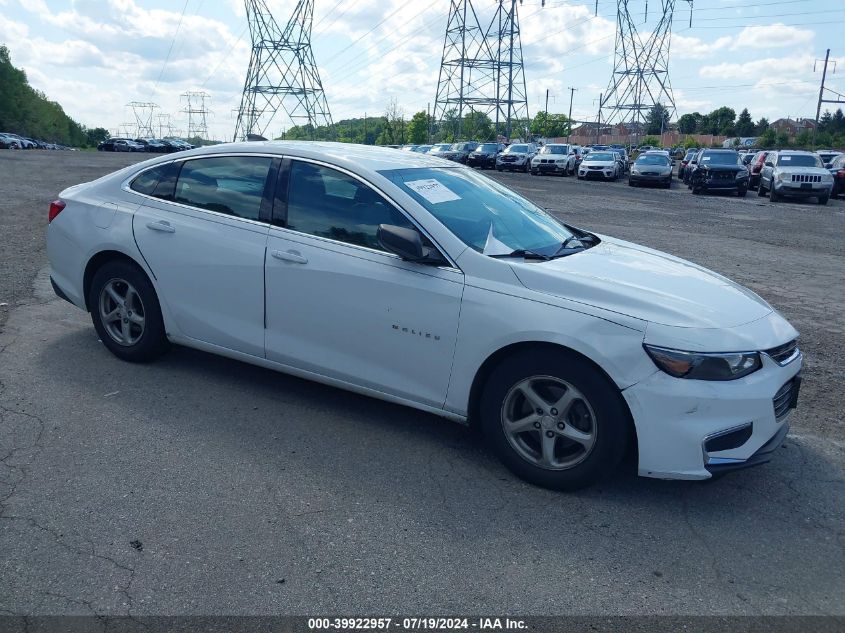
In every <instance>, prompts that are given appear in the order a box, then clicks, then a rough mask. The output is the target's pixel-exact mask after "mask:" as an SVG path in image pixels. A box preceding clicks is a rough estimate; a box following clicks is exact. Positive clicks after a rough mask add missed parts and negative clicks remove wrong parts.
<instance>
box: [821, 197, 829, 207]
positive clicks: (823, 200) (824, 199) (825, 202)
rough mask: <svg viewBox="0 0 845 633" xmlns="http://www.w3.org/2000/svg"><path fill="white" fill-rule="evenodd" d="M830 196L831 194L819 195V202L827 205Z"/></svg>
mask: <svg viewBox="0 0 845 633" xmlns="http://www.w3.org/2000/svg"><path fill="white" fill-rule="evenodd" d="M829 197H830V196H819V197H818V201H819V204H820V205H822V206H824V205H826V204H827V201H828V199H829Z"/></svg>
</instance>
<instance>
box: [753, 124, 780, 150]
mask: <svg viewBox="0 0 845 633" xmlns="http://www.w3.org/2000/svg"><path fill="white" fill-rule="evenodd" d="M777 142H778V135H777V132H775V131H774V130H773V129H772V128H766V129H765V130H763V133H762V134H760V136H759V137H757V145H759V146H760V147H763V148H765V149H770V148H772V147H774V146H775V145H776V144H777Z"/></svg>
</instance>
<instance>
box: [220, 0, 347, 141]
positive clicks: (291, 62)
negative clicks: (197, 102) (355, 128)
mask: <svg viewBox="0 0 845 633" xmlns="http://www.w3.org/2000/svg"><path fill="white" fill-rule="evenodd" d="M245 2H246V16H247V20H248V21H249V32H250V35H251V38H252V55H251V57H250V60H249V69H248V70H247V74H246V80H245V81H244V90H243V96H242V97H241V106H240V109H239V112H238V121H237V124H236V125H235V137H234V140H238V139H245V138H246V137H247V135H248V134H259V135H264V133H265V131H266V130H268V129H270V125H271V123H273V119H275V118H276V115H277V113H278V111H279V109H283V110H284V112H285V113H286V114H287V116H288V118H289V119H290V121H291V122H292V123H293V125H300V126H308V129H309V132H310V135H311V138H312V139H313V138H314V136H315V130H316V128H317V127H318V126H326V127H327V128H329V129H330V130H332V128H333V124H332V115H331V112H329V104H328V101H327V100H326V93H325V91H324V90H323V84H322V82H321V81H320V73H319V70H318V69H317V62H316V61H315V60H314V53H313V51H312V50H311V25H312V22H313V19H314V0H299V1H298V2H297V4H296V8H295V9H294V10H293V14H292V15H291V17H290V20H289V21H288V24H287V26H286V27H285V29H284V31H283V30H282V29H280V28H279V25H278V24H277V23H276V20H275V19H274V18H273V16H272V14H271V13H270V10H269V9H268V8H267V5H266V3H265V1H264V0H245ZM276 125H278V122H277V123H276Z"/></svg>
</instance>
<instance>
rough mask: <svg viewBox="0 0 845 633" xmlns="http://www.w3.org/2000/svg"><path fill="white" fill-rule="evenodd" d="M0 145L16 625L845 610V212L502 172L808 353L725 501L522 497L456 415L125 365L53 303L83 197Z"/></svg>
mask: <svg viewBox="0 0 845 633" xmlns="http://www.w3.org/2000/svg"><path fill="white" fill-rule="evenodd" d="M135 160H138V157H137V156H132V155H125V154H98V153H70V152H35V151H33V152H0V303H4V304H8V305H4V306H0V330H2V332H0V551H2V553H3V554H2V556H0V612H3V613H11V614H69V613H73V614H85V615H90V614H115V615H117V614H127V613H131V614H132V615H145V614H146V615H150V614H326V613H353V614H354V613H357V614H397V613H399V614H431V613H439V614H444V615H448V614H452V613H491V612H496V613H502V612H508V613H512V614H523V615H528V614H535V615H543V614H562V613H569V614H583V615H595V614H630V615H632V614H657V615H660V614H673V615H693V614H717V615H734V614H735V615H763V614H766V615H780V614H834V615H840V616H843V615H845V599H843V597H845V576H844V575H843V570H845V552H843V546H844V545H845V527H843V526H845V504H843V498H845V460H843V457H845V430H844V429H845V425H843V420H842V396H841V394H842V390H843V386H845V373H844V372H843V366H842V360H843V351H844V349H843V348H845V317H843V314H845V204H843V202H841V201H831V202H830V204H829V205H828V206H827V207H819V206H816V205H814V204H804V203H795V202H785V203H778V204H776V205H772V204H769V203H768V200H764V199H760V198H757V197H756V196H754V194H753V192H752V193H751V194H749V196H748V197H747V198H745V199H737V198H730V197H725V196H706V197H693V196H692V195H691V194H690V193H689V192H688V191H687V190H686V188H679V187H677V185H676V187H675V188H674V189H673V190H672V191H664V190H646V189H632V188H629V187H627V185H625V184H624V183H621V182H620V183H597V182H579V181H576V180H575V179H574V178H567V179H564V178H553V177H536V178H535V177H531V176H528V175H525V174H503V175H498V174H494V176H495V177H496V178H498V179H500V180H501V181H503V182H505V183H506V184H508V185H509V186H512V187H514V188H515V189H518V190H520V191H521V192H523V193H524V194H525V195H527V196H528V197H530V198H531V199H533V200H535V201H536V202H538V203H539V204H541V205H542V206H545V207H549V208H553V209H555V210H556V211H558V212H559V213H560V214H561V215H562V217H565V218H566V219H567V220H568V221H569V222H571V223H573V224H576V225H579V226H583V227H585V228H590V229H592V230H595V231H598V232H603V233H608V234H612V235H615V236H618V237H621V238H625V239H630V240H633V241H635V242H639V243H643V244H646V245H648V246H652V247H655V248H658V249H661V250H665V251H668V252H671V253H673V254H676V255H679V256H681V257H685V258H688V259H691V260H693V261H695V262H698V263H700V264H703V265H705V266H708V267H710V268H713V269H714V270H717V271H718V272H720V273H723V274H725V275H728V276H730V277H731V278H733V279H735V280H737V281H739V282H741V283H743V284H745V285H747V286H749V287H750V288H752V289H753V290H755V291H756V292H758V293H759V294H761V295H762V296H763V297H765V298H766V299H767V300H769V301H770V302H771V303H772V304H773V305H774V306H775V307H776V308H777V309H778V310H780V311H781V312H782V313H783V314H784V315H785V316H786V317H787V318H788V319H789V320H790V321H791V322H792V323H793V324H794V325H795V326H796V327H797V328H798V329H799V330H800V331H801V333H802V338H801V346H802V348H803V350H804V352H805V355H806V370H805V380H804V384H803V388H802V394H801V401H800V403H799V408H798V410H797V412H796V414H795V415H794V416H793V418H792V432H791V433H790V435H789V437H788V439H787V442H786V444H785V445H784V447H783V449H782V450H780V451H778V454H777V455H776V456H775V458H774V460H773V461H772V463H770V464H768V465H765V466H762V467H760V468H756V469H752V470H748V471H743V472H739V473H735V474H733V475H731V476H728V477H725V478H723V479H721V480H719V481H716V482H712V483H705V484H702V483H684V482H662V481H655V480H647V479H640V478H637V477H634V476H632V475H631V474H630V472H620V473H619V475H618V476H616V477H615V478H614V479H612V480H611V481H609V482H607V483H605V484H603V485H601V486H597V487H594V488H592V489H589V490H587V491H583V492H581V493H577V494H558V493H552V492H549V491H545V490H540V489H537V488H533V487H531V486H528V485H526V484H523V483H522V482H520V481H518V480H516V479H515V478H514V477H512V476H511V475H510V474H509V473H508V472H507V471H506V470H505V469H504V468H503V467H501V466H500V465H499V464H498V463H497V462H496V461H495V460H494V458H493V457H492V456H491V455H489V454H488V453H487V452H486V450H484V449H483V448H482V447H481V446H480V444H479V442H478V439H477V438H476V437H475V436H474V435H473V434H472V433H471V432H469V431H467V430H466V429H464V428H462V427H460V426H457V425H454V424H451V423H449V422H446V421H443V420H441V419H439V418H436V417H433V416H430V415H426V414H423V413H419V412H415V411H412V410H409V409H404V408H401V407H397V406H393V405H390V404H387V403H382V402H378V401H374V400H370V399H367V398H363V397H359V396H356V395H353V394H349V393H346V392H342V391H338V390H335V389H332V388H328V387H324V386H320V385H317V384H313V383H309V382H305V381H302V380H298V379H295V378H290V377H287V376H284V375H281V374H276V373H273V372H270V371H266V370H263V369H259V368H255V367H251V366H248V365H243V364H240V363H237V362H234V361H230V360H226V359H222V358H218V357H214V356H209V355H206V354H203V353H200V352H195V351H192V350H187V349H175V350H173V352H172V353H170V354H169V355H168V356H166V357H165V358H164V359H163V360H161V361H160V362H157V363H155V364H153V365H149V366H133V365H129V364H126V363H121V362H120V361H118V360H117V359H115V358H114V357H112V356H111V355H110V354H109V353H108V352H107V351H106V350H105V348H104V347H103V346H102V345H101V344H99V343H98V342H97V337H96V335H95V333H94V330H93V328H92V327H91V325H90V321H89V319H88V316H87V315H85V314H83V313H80V312H79V311H77V310H76V309H74V308H72V307H71V306H69V305H68V304H66V303H64V302H62V301H59V300H57V299H56V298H55V297H53V296H52V294H51V291H50V289H49V282H48V277H47V274H46V269H45V264H46V256H45V250H44V230H45V224H46V215H47V207H48V204H49V201H50V200H51V199H53V198H54V197H55V195H56V194H57V193H58V191H60V190H61V189H62V188H64V187H65V186H68V185H70V184H75V183H77V182H80V181H84V180H90V179H92V178H95V177H97V176H99V175H102V174H105V173H107V172H109V171H112V170H114V169H117V168H119V167H122V166H124V165H126V164H128V163H129V162H132V161H135Z"/></svg>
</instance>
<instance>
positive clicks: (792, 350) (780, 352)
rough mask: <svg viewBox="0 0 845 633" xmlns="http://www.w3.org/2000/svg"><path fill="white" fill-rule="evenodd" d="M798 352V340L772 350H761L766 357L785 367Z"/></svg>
mask: <svg viewBox="0 0 845 633" xmlns="http://www.w3.org/2000/svg"><path fill="white" fill-rule="evenodd" d="M797 352H798V339H793V340H791V341H789V343H784V344H783V345H778V346H777V347H773V348H772V349H767V350H763V353H764V354H766V355H768V356H769V358H771V359H772V360H773V361H775V362H776V363H777V364H778V365H786V364H787V363H789V362H790V361H791V360H792V359H793V358H794V357H795V356H796V353H797Z"/></svg>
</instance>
